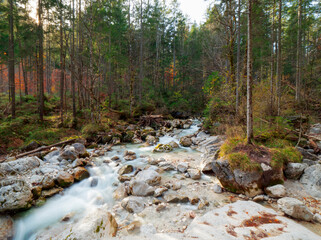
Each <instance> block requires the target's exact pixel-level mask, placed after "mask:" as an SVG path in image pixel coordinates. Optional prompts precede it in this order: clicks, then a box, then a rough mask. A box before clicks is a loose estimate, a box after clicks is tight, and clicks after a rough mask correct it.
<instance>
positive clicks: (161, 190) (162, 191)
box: [154, 187, 168, 197]
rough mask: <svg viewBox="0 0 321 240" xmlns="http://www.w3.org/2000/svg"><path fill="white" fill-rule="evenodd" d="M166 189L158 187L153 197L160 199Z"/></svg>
mask: <svg viewBox="0 0 321 240" xmlns="http://www.w3.org/2000/svg"><path fill="white" fill-rule="evenodd" d="M167 190H168V189H167V188H166V187H159V188H156V189H155V192H154V197H160V196H162V195H163V193H164V192H166V191H167Z"/></svg>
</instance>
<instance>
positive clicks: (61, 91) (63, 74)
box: [60, 9, 65, 126]
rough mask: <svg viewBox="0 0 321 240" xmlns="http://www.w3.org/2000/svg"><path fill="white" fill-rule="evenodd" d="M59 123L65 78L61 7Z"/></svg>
mask: <svg viewBox="0 0 321 240" xmlns="http://www.w3.org/2000/svg"><path fill="white" fill-rule="evenodd" d="M60 11H61V12H60V124H61V126H63V124H64V86H65V83H64V79H65V73H64V64H63V61H64V56H63V55H64V51H63V49H64V44H63V29H62V27H63V26H62V23H63V21H62V14H63V12H62V9H61V10H60Z"/></svg>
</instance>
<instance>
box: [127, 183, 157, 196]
mask: <svg viewBox="0 0 321 240" xmlns="http://www.w3.org/2000/svg"><path fill="white" fill-rule="evenodd" d="M129 190H130V193H131V194H132V195H134V196H151V195H153V194H154V188H153V187H151V186H149V185H148V184H147V183H146V182H144V181H137V180H132V181H130V183H129Z"/></svg>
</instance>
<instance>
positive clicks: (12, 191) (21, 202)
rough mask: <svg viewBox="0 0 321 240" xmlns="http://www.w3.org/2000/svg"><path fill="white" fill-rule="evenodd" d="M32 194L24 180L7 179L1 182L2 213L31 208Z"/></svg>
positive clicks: (0, 208)
mask: <svg viewBox="0 0 321 240" xmlns="http://www.w3.org/2000/svg"><path fill="white" fill-rule="evenodd" d="M32 197H33V195H32V192H31V188H30V187H29V185H28V184H27V183H26V182H25V181H24V180H22V179H15V178H7V179H4V180H1V181H0V212H5V211H15V210H21V209H27V208H29V207H31V201H32Z"/></svg>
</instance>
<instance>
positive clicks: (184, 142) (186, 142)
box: [179, 136, 193, 147]
mask: <svg viewBox="0 0 321 240" xmlns="http://www.w3.org/2000/svg"><path fill="white" fill-rule="evenodd" d="M179 144H181V145H182V146H183V147H190V146H191V145H192V144H193V142H192V139H191V137H190V136H185V137H182V138H181V139H180V140H179Z"/></svg>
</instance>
